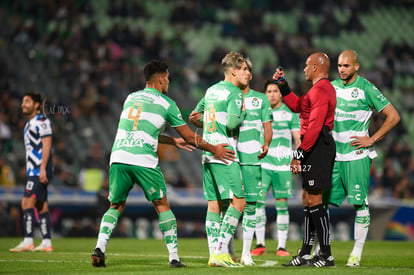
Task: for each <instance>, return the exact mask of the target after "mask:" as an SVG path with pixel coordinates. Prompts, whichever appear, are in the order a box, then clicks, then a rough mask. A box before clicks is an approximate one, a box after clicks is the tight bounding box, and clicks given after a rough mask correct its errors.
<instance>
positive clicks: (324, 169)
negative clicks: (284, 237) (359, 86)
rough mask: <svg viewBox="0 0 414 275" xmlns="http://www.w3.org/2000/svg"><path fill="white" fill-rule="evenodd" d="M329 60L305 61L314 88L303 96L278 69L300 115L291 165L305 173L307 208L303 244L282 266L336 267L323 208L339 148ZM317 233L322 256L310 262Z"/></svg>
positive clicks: (291, 106) (277, 74)
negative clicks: (297, 142)
mask: <svg viewBox="0 0 414 275" xmlns="http://www.w3.org/2000/svg"><path fill="white" fill-rule="evenodd" d="M329 66H330V62H329V57H328V56H327V55H326V54H324V53H320V52H317V53H313V54H311V55H310V56H309V57H308V58H307V60H306V66H305V69H304V73H305V78H306V80H307V81H311V82H312V84H313V86H312V88H311V89H310V90H309V91H308V92H307V93H306V94H305V95H303V96H301V97H297V96H296V95H295V94H294V93H292V92H291V90H290V88H289V85H288V84H287V82H286V80H285V74H284V72H283V70H282V69H281V68H278V69H277V70H276V72H275V74H274V75H273V80H274V81H275V83H276V84H277V85H278V86H279V89H280V91H281V92H282V95H283V100H284V102H285V104H286V105H287V106H288V107H289V109H291V110H292V111H293V112H295V113H300V118H301V129H300V134H301V139H302V143H301V145H300V147H299V148H298V149H297V150H296V152H295V154H294V156H293V160H292V162H291V164H290V169H291V171H292V173H294V174H297V173H302V188H303V191H302V202H303V207H304V232H303V243H302V248H301V249H300V251H299V253H298V255H297V256H294V257H293V258H292V260H291V261H289V262H287V263H285V264H283V266H314V267H326V266H335V262H334V258H333V256H332V255H331V245H330V240H329V217H328V214H327V211H326V209H325V208H324V206H323V204H322V194H323V191H324V190H326V189H329V188H331V178H332V169H333V164H334V160H335V153H336V146H335V142H334V140H333V138H332V136H331V133H330V131H331V130H332V129H333V125H334V114H335V107H336V93H335V89H334V87H333V86H332V85H331V83H330V82H329V80H328V73H329ZM314 232H316V235H317V237H318V240H319V242H320V247H321V250H320V254H319V256H317V257H314V258H313V259H312V258H311V256H310V254H311V250H312V246H313V243H314V236H315V235H314Z"/></svg>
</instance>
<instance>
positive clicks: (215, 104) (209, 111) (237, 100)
mask: <svg viewBox="0 0 414 275" xmlns="http://www.w3.org/2000/svg"><path fill="white" fill-rule="evenodd" d="M242 104H243V99H242V92H241V90H240V89H239V88H238V87H237V86H235V85H234V84H233V83H231V82H229V81H220V82H218V83H216V84H214V85H213V86H211V87H210V88H208V89H207V91H206V94H205V95H204V97H203V98H202V99H201V100H200V102H199V103H198V104H197V107H196V108H195V109H194V111H196V112H200V113H203V114H204V115H203V139H204V140H205V141H207V142H208V143H211V144H213V145H217V144H223V143H225V144H229V146H228V147H227V148H228V149H231V150H233V151H234V152H235V153H236V160H235V161H239V157H238V155H237V150H236V146H237V138H238V132H239V129H236V130H229V129H228V128H227V117H228V116H232V115H234V116H238V117H240V115H241V108H242ZM202 162H203V163H221V164H224V162H223V161H221V160H219V159H217V158H215V157H214V156H213V154H211V153H210V152H207V151H203V158H202ZM227 162H228V165H229V164H230V163H231V161H227Z"/></svg>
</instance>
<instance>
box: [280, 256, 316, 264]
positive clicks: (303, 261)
mask: <svg viewBox="0 0 414 275" xmlns="http://www.w3.org/2000/svg"><path fill="white" fill-rule="evenodd" d="M282 266H312V262H311V259H304V258H302V257H301V256H299V255H296V256H294V257H292V260H290V261H289V262H287V263H284V264H282Z"/></svg>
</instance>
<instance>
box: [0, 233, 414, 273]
mask: <svg viewBox="0 0 414 275" xmlns="http://www.w3.org/2000/svg"><path fill="white" fill-rule="evenodd" d="M20 241H21V238H0V273H1V274H97V273H108V274H192V275H199V274H210V275H211V274H213V273H214V274H258V275H261V274H299V273H303V274H396V275H397V274H398V275H400V274H414V243H413V242H397V241H395V242H388V241H367V243H366V245H365V249H364V253H363V260H362V263H361V267H359V268H349V267H345V262H346V260H347V257H348V254H349V252H350V251H351V249H352V245H353V242H339V241H334V242H333V243H332V253H333V255H334V257H335V262H336V267H333V268H323V269H316V268H310V267H303V268H301V267H293V268H286V267H282V266H281V264H282V263H284V262H286V261H288V260H289V259H290V257H278V256H276V254H275V251H274V250H272V249H275V247H276V244H277V243H276V241H273V240H267V241H266V246H267V248H268V253H267V254H266V255H264V256H257V257H254V258H253V259H254V261H255V262H256V266H253V267H242V268H222V267H208V266H207V260H208V249H207V240H205V239H184V238H181V239H179V240H178V249H179V254H180V256H181V259H182V260H183V261H184V262H186V264H187V268H179V269H172V268H170V267H169V266H168V254H167V249H166V247H165V246H164V242H163V240H154V239H149V240H138V239H123V238H113V239H111V240H110V242H109V244H108V247H107V251H106V264H107V267H106V268H94V267H92V265H91V260H90V255H91V253H92V250H93V249H94V246H95V242H96V239H95V238H60V239H53V247H54V251H53V252H50V253H46V252H23V253H10V252H9V251H8V249H9V248H10V247H13V246H15V245H17V244H18V243H19V242H20ZM38 242H39V240H36V243H35V244H38ZM299 247H300V242H297V241H295V242H293V241H290V242H288V251H289V252H290V253H291V254H296V253H295V251H296V249H297V248H299ZM235 249H236V252H237V255H238V256H240V254H241V250H242V241H241V240H236V241H235Z"/></svg>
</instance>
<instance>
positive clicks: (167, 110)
mask: <svg viewBox="0 0 414 275" xmlns="http://www.w3.org/2000/svg"><path fill="white" fill-rule="evenodd" d="M167 122H169V123H170V125H171V127H178V126H181V125H184V124H186V123H185V121H184V120H183V119H182V116H181V112H180V110H179V109H178V107H177V104H176V103H175V102H174V101H173V100H172V99H171V98H169V97H167V96H165V95H163V94H162V93H161V92H159V91H158V90H156V89H153V88H145V89H144V90H141V91H137V92H134V93H131V94H130V95H129V96H128V97H127V98H126V100H125V102H124V107H123V110H122V113H121V117H120V119H119V124H118V130H117V133H116V136H115V141H114V144H113V147H112V152H111V158H110V164H112V163H124V164H130V165H136V166H143V167H149V168H155V167H157V165H158V156H157V154H156V152H157V148H158V137H159V135H160V134H161V133H162V132H163V131H164V129H165V126H166V125H167Z"/></svg>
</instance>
